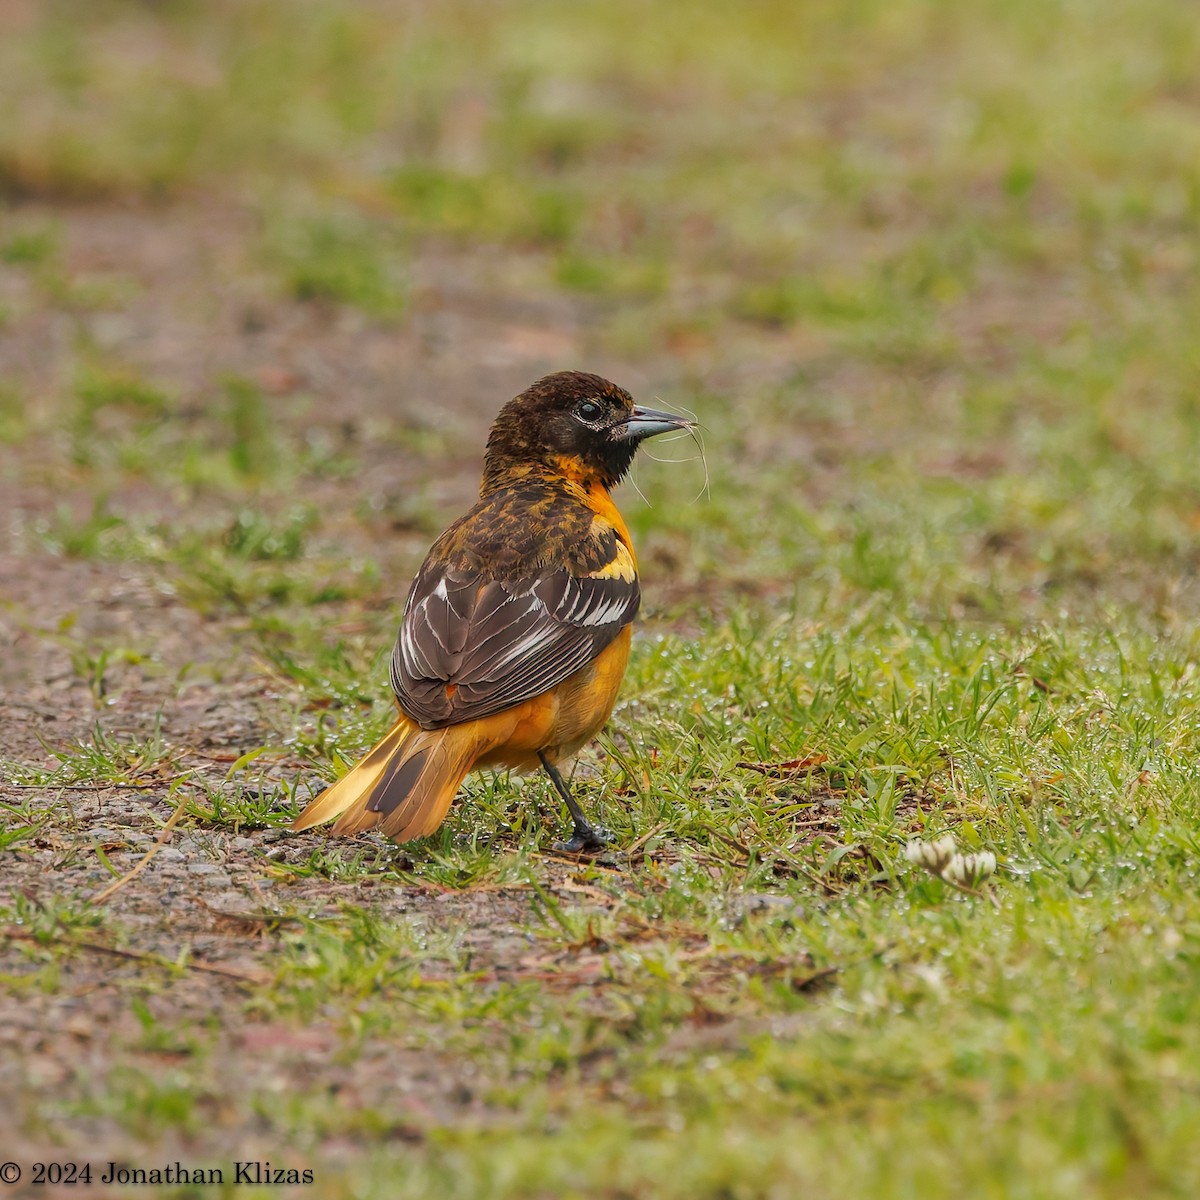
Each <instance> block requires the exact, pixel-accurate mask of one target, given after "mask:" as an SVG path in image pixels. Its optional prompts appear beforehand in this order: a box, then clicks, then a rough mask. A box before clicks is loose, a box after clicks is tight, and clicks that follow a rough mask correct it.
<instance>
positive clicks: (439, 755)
mask: <svg viewBox="0 0 1200 1200" xmlns="http://www.w3.org/2000/svg"><path fill="white" fill-rule="evenodd" d="M475 742H476V739H475V738H473V737H471V736H470V735H469V733H468V731H467V730H466V729H465V728H464V727H462V726H457V727H455V726H452V727H450V728H447V729H433V730H425V729H418V728H417V727H416V726H415V725H414V724H413V723H412V722H411V721H409V720H408V719H407V718H405V717H400V718H399V719H398V720H397V721H396V723H395V725H393V726H392V727H391V729H389V730H388V732H387V733H386V734H385V735H384V738H383V740H382V741H381V742H380V743H379V744H378V745H377V746H375V748H374V749H372V750H371V751H370V752H369V753H368V754H367V755H366V757H365V758H363V760H362V761H361V762H359V763H358V764H357V765H356V766H354V767H353V768H352V769H351V770H350V771H349V772H348V773H347V774H346V775H343V776H342V778H341V779H339V780H338V781H337V782H336V783H334V784H332V785H331V786H330V787H328V788H326V789H325V791H323V792H322V793H321V794H320V795H319V796H318V797H317V798H316V799H315V800H314V801H313V802H312V803H311V804H310V805H309V806H308V807H307V808H306V809H305V810H304V811H303V812H302V813H301V814H300V815H299V816H298V817H297V818H296V819H295V821H293V822H292V828H293V829H310V828H312V826H314V825H320V824H323V823H324V822H325V821H332V820H333V818H334V817H337V818H338V822H337V824H336V825H334V827H333V833H335V834H350V833H358V832H359V831H360V830H363V829H378V830H379V831H380V833H383V834H385V835H386V836H388V837H390V838H393V839H394V840H396V841H397V842H409V841H412V839H413V838H419V837H425V836H426V835H427V834H430V833H433V831H434V830H435V829H437V827H438V826H439V825H441V823H442V822H443V821H444V820H445V819H446V813H447V812H448V811H449V808H450V803H451V801H452V800H453V799H454V796H455V794H456V793H457V792H458V787H459V784H461V783H462V781H463V778H464V777H465V776H466V774H467V772H468V771H469V770H470V769H471V767H472V766H473V765H474V763H475V759H476V758H477V757H478V747H477V746H476V744H475Z"/></svg>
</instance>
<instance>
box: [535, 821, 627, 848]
mask: <svg viewBox="0 0 1200 1200" xmlns="http://www.w3.org/2000/svg"><path fill="white" fill-rule="evenodd" d="M614 841H615V839H614V838H613V835H612V834H611V833H609V832H608V830H607V829H603V828H601V827H600V826H599V825H576V826H575V831H574V833H572V834H571V836H570V838H569V839H568V840H567V841H565V842H555V843H554V845H553V846H551V849H552V850H553V851H554V852H555V854H599V853H600V852H601V851H602V850H607V849H608V848H609V846H611V845H612V844H613V842H614Z"/></svg>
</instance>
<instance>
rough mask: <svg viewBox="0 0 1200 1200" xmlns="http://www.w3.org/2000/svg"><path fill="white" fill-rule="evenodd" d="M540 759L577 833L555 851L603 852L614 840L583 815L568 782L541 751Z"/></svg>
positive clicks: (571, 852)
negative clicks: (564, 804)
mask: <svg viewBox="0 0 1200 1200" xmlns="http://www.w3.org/2000/svg"><path fill="white" fill-rule="evenodd" d="M538 758H540V759H541V760H542V766H543V767H545V768H546V774H547V775H549V776H550V781H551V782H552V783H553V784H554V787H555V790H556V791H557V792H558V794H559V795H560V796H561V797H562V798H563V801H564V802H565V803H566V806H567V811H568V812H569V813H570V814H571V820H572V821H573V822H574V823H575V832H574V833H573V834H572V835H571V840H570V841H569V842H561V843H559V844H558V845H557V846H555V849H556V850H565V851H566V852H567V853H568V854H579V853H580V852H582V851H596V850H603V849H604V847H605V846H607V845H608V843H609V842H610V841H611V840H612V839H611V838H610V837H609V836H608V834H607V833H605V832H604V830H603V829H600V828H598V827H597V826H595V825H592V824H591V823H590V822H589V821H588V819H587V817H585V816H584V815H583V809H582V808H580V807H579V803H578V801H577V800H576V799H575V797H574V796H572V795H571V789H570V788H569V787H567V781H566V780H565V779H563V777H562V775H560V774H559V771H558V768H557V767H556V766H555V765H554V764H553V763H552V762H551V761H550V760H549V759H548V758H547V757H546V756H545V755H544V754H543V753H542V752H541V751H540V750H539V751H538Z"/></svg>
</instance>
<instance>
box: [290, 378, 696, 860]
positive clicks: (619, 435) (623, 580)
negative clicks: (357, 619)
mask: <svg viewBox="0 0 1200 1200" xmlns="http://www.w3.org/2000/svg"><path fill="white" fill-rule="evenodd" d="M694 428H695V423H694V422H693V421H692V420H690V419H687V418H684V417H680V416H677V415H675V414H673V413H668V412H660V411H657V410H655V409H651V408H643V407H641V406H639V405H636V404H635V403H634V401H633V397H632V396H631V395H630V394H629V393H628V392H627V391H625V389H624V388H621V387H618V386H617V385H616V384H614V383H610V382H609V381H608V380H607V379H603V378H601V377H600V376H599V375H593V374H589V373H587V372H583V371H560V372H557V373H555V374H552V375H547V376H545V377H544V378H542V379H539V380H537V381H536V382H535V383H533V384H532V385H531V386H530V387H528V388H526V390H525V391H523V392H521V394H520V395H518V396H516V397H515V398H514V399H512V400H510V401H509V402H508V403H507V404H505V405H504V407H503V408H502V409H501V410H500V413H499V415H498V416H497V417H496V420H495V423H494V424H493V425H492V428H491V432H490V433H489V435H488V439H487V448H486V452H485V456H484V464H483V476H482V479H481V482H480V489H479V499H478V500H477V501H476V503H475V505H474V507H473V508H471V510H470V511H469V512H467V513H466V514H465V515H464V516H462V517H460V518H459V519H458V520H457V521H455V522H454V523H453V524H452V525H450V526H449V528H448V529H446V531H445V532H444V533H443V534H442V535H441V537H439V538H438V539H437V541H436V542H434V544H433V546H432V548H431V549H430V551H429V554H428V556H427V557H426V559H425V561H424V563H423V565H422V566H421V568H420V570H419V571H418V572H417V575H416V578H415V579H414V580H413V583H412V586H411V588H410V589H409V592H408V599H407V601H406V602H405V606H404V614H403V618H402V620H401V623H400V630H399V634H398V636H397V638H396V644H395V648H394V650H393V652H392V658H391V671H390V674H391V683H392V689H393V691H394V693H395V702H396V708H397V717H396V720H395V722H394V723H393V724H392V726H391V728H390V729H389V730H388V732H387V733H386V734H384V736H383V738H382V740H381V741H380V742H379V743H378V744H377V745H376V746H374V747H373V748H372V749H371V750H369V751H368V752H367V753H366V755H364V757H363V758H362V759H361V760H360V761H359V762H358V763H357V764H356V765H355V766H354V767H353V768H351V770H350V771H349V772H348V773H347V774H346V775H344V776H342V778H340V779H339V780H337V781H336V782H335V783H333V784H332V785H331V786H329V787H328V788H327V789H326V790H325V791H323V792H322V793H321V794H320V795H318V796H317V797H316V798H315V799H313V800H312V801H311V802H310V803H309V804H308V806H307V807H306V808H305V809H304V811H303V812H302V813H301V814H300V815H299V816H298V817H297V818H296V819H295V821H294V822H293V823H292V828H293V829H294V830H303V829H309V828H312V827H313V826H316V825H320V824H324V823H326V822H328V821H332V820H334V819H335V818H336V824H335V825H334V826H333V829H332V833H333V834H335V835H349V834H355V833H359V832H361V831H363V830H370V829H374V830H377V831H379V832H380V833H382V834H383V835H385V836H387V837H389V838H391V839H392V840H393V841H396V842H407V841H411V840H413V839H415V838H420V837H426V836H428V835H429V834H431V833H433V832H434V831H435V830H437V829H438V828H439V826H440V825H441V824H442V822H443V821H444V820H445V818H446V814H447V812H448V811H449V809H450V806H451V804H452V802H453V800H454V798H455V796H456V794H457V793H458V789H459V787H460V785H461V784H462V782H463V780H464V779H465V777H466V776H467V774H468V772H470V771H471V770H473V769H475V768H481V767H497V768H504V767H507V768H510V769H514V770H517V771H520V772H528V771H535V770H537V769H538V767H539V766H540V767H541V768H543V769H544V770H545V771H546V773H547V775H548V776H549V777H550V780H551V782H552V783H553V785H554V788H555V790H556V791H557V792H558V794H559V796H560V797H561V798H562V800H563V802H564V803H565V804H566V806H567V811H568V812H569V813H570V816H571V820H572V823H573V832H572V835H571V837H570V839H569V840H568V841H566V842H564V843H560V844H559V845H558V846H557V847H556V848H557V849H560V850H563V851H566V852H569V853H573V854H583V853H592V852H597V851H599V850H602V849H603V848H604V847H605V846H606V845H607V844H609V842H610V838H609V836H608V834H607V833H606V832H605V831H604V830H603V829H601V828H599V827H598V826H594V825H593V824H591V823H590V822H589V821H588V819H587V817H586V815H585V814H584V812H583V809H582V808H581V807H580V805H579V804H578V802H577V801H576V799H575V797H574V796H573V795H572V794H571V789H570V788H569V786H568V785H567V783H566V781H565V780H564V779H563V777H562V773H561V771H560V769H559V767H560V765H561V764H562V763H564V762H565V761H568V760H570V759H571V758H573V757H574V756H575V755H576V754H577V753H578V751H579V750H580V749H581V748H582V747H583V746H584V745H586V744H587V743H588V742H589V741H590V740H591V739H592V738H593V737H594V736H595V735H596V734H597V733H599V731H600V730H601V728H603V726H604V724H605V722H606V721H607V720H608V718H609V715H610V714H611V713H612V709H613V705H614V704H615V702H616V697H617V691H618V688H619V687H620V684H621V680H622V678H623V676H624V674H625V668H626V665H627V664H628V661H629V649H630V641H631V632H632V623H633V620H634V617H635V616H636V615H637V612H638V608H639V605H640V603H641V592H640V590H639V585H638V568H637V557H636V555H635V553H634V549H633V540H632V538H631V537H630V533H629V528H628V526H627V525H626V524H625V521H624V520H623V519H622V517H621V514H620V512H619V511H618V509H617V506H616V504H615V503H614V501H613V499H612V495H611V493H612V490H613V489H614V488H615V487H616V485H617V484H618V483H620V481H621V480H622V479H623V478H624V477H625V475H626V474H627V473H628V471H629V469H630V467H631V465H632V464H633V460H634V456H635V455H636V453H637V449H638V447H639V446H640V445H641V443H642V442H643V441H645V440H646V439H647V438H651V437H655V436H657V435H659V434H663V433H669V432H671V431H674V430H687V431H691V430H693V429H694Z"/></svg>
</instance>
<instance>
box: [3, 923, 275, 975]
mask: <svg viewBox="0 0 1200 1200" xmlns="http://www.w3.org/2000/svg"><path fill="white" fill-rule="evenodd" d="M0 938H2V939H6V940H8V941H11V942H35V943H39V944H44V943H47V942H52V943H54V944H55V945H58V946H69V947H74V948H76V949H79V950H90V951H92V953H93V954H109V955H112V956H113V957H114V958H124V959H127V960H129V961H130V962H140V963H145V964H147V965H148V966H152V967H162V968H163V969H165V970H168V971H203V972H205V973H206V974H208V975H221V976H223V977H224V978H226V979H236V980H238V981H239V982H241V983H256V984H262V983H269V982H270V979H271V977H270V976H269V975H257V974H251V973H250V972H249V971H239V970H237V969H236V968H235V967H222V966H220V965H218V964H217V963H206V962H199V961H197V960H195V959H188V960H186V961H184V962H173V961H172V960H171V959H169V958H166V957H164V956H163V955H161V954H148V953H146V952H145V951H142V950H122V949H121V948H120V947H119V946H106V945H105V944H104V943H103V942H90V941H88V940H87V939H85V938H73V937H66V936H59V935H55V934H50V935H48V936H47V935H45V934H39V933H35V932H34V931H33V930H31V929H17V928H16V927H14V926H12V925H6V926H2V927H0Z"/></svg>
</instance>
